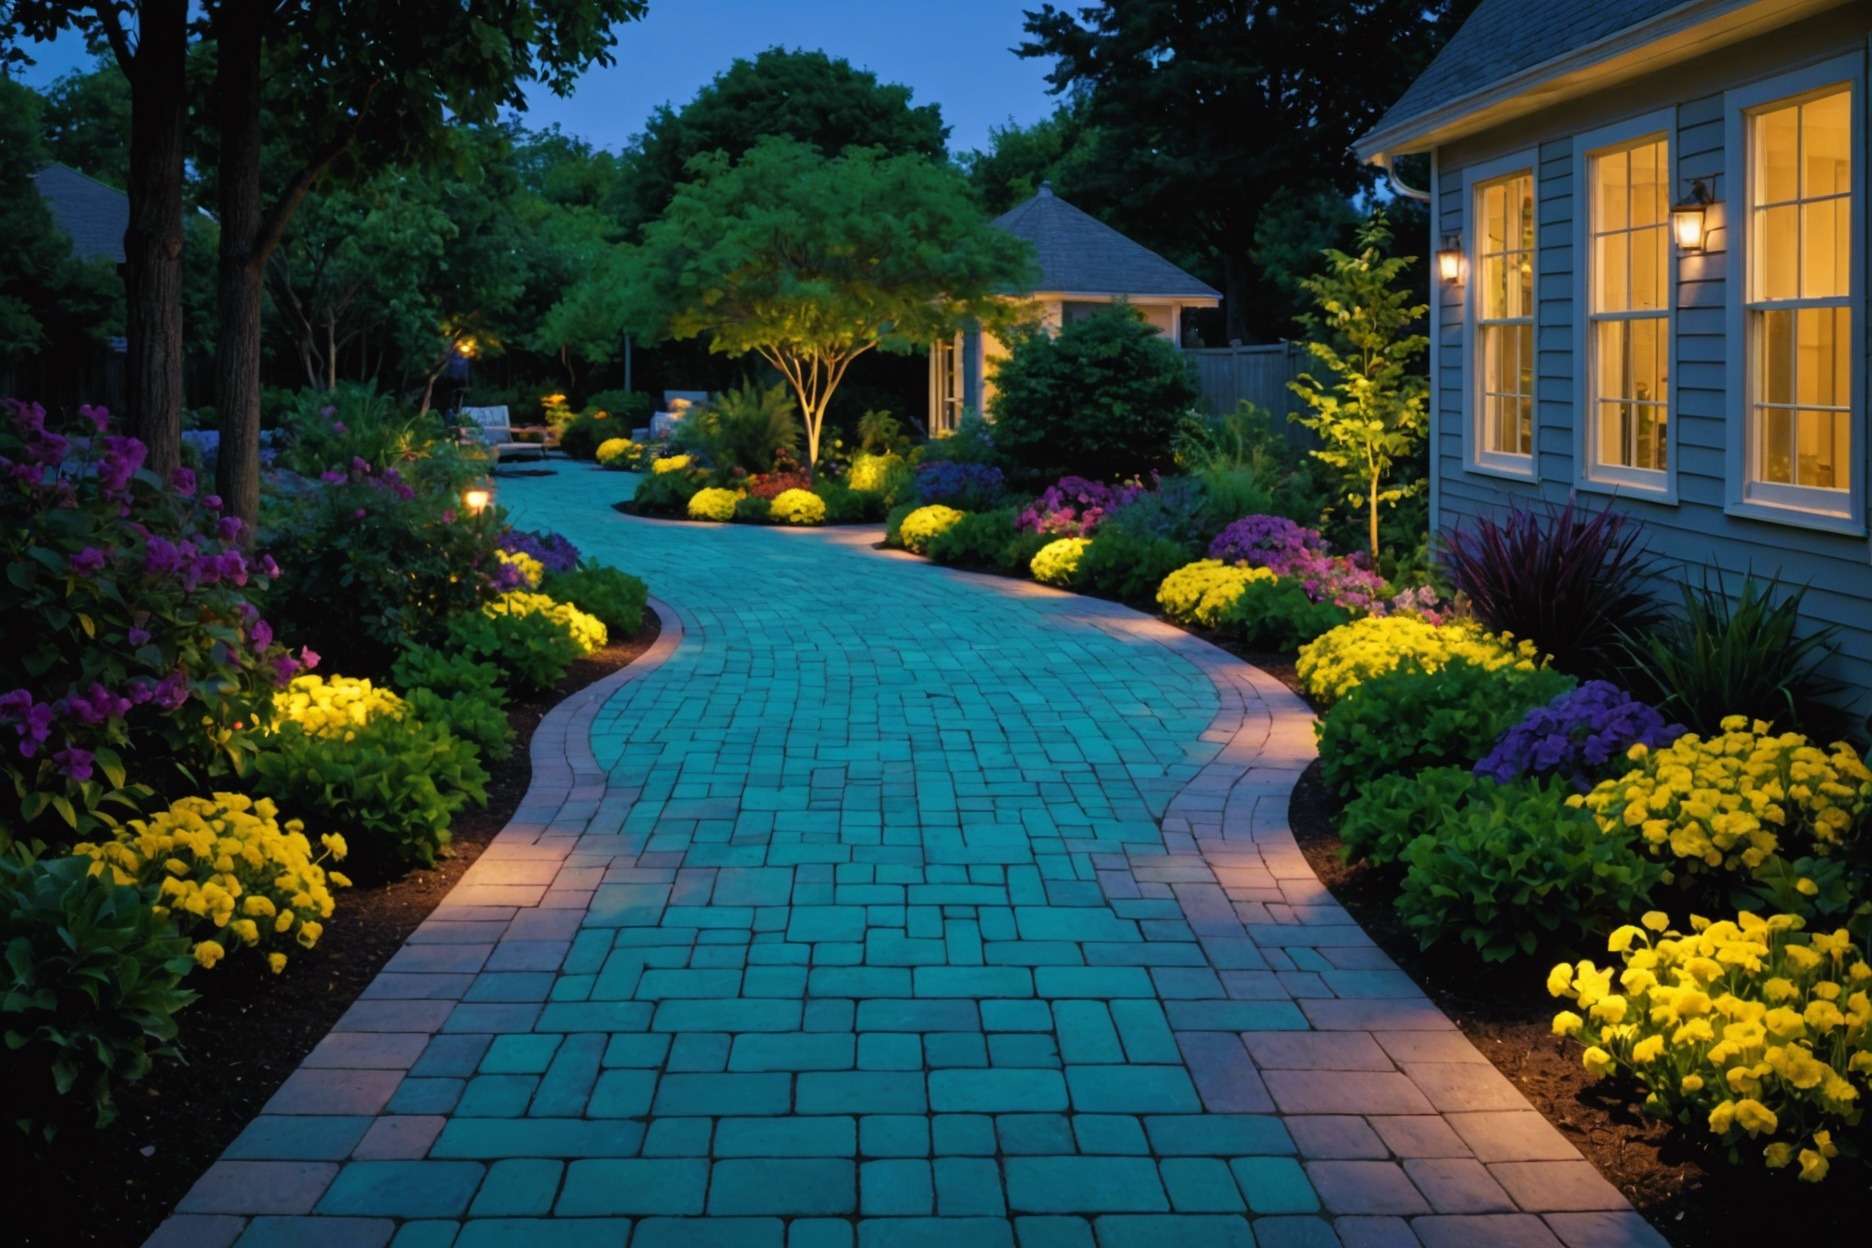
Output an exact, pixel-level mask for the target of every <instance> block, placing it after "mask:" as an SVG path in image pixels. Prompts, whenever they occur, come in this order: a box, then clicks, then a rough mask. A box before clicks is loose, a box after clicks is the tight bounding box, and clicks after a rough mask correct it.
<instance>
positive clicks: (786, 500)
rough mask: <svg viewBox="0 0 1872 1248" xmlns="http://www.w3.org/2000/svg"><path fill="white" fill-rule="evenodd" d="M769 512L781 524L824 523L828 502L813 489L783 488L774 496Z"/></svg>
mask: <svg viewBox="0 0 1872 1248" xmlns="http://www.w3.org/2000/svg"><path fill="white" fill-rule="evenodd" d="M769 514H770V515H771V516H772V517H773V518H774V519H775V520H776V521H777V522H779V523H781V524H799V525H810V524H824V523H825V522H826V504H825V500H824V499H823V498H820V497H819V496H818V495H817V494H814V493H813V492H812V491H811V490H798V489H795V490H783V491H781V492H780V493H779V494H776V495H775V496H774V498H773V504H772V507H771V509H770V511H769Z"/></svg>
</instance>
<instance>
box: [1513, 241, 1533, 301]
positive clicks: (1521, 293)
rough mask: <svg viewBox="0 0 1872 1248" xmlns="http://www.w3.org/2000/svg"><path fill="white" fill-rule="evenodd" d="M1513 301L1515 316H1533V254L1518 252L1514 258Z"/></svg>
mask: <svg viewBox="0 0 1872 1248" xmlns="http://www.w3.org/2000/svg"><path fill="white" fill-rule="evenodd" d="M1513 280H1514V290H1513V292H1512V297H1513V299H1514V305H1513V309H1514V315H1515V316H1533V315H1534V253H1533V252H1531V251H1523V252H1519V253H1517V254H1516V255H1515V257H1514V278H1513Z"/></svg>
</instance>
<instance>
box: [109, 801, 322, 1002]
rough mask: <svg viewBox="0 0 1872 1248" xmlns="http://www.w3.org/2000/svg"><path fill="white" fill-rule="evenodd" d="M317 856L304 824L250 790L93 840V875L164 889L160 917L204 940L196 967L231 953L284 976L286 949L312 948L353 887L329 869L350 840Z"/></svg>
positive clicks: (177, 808) (179, 806) (180, 805)
mask: <svg viewBox="0 0 1872 1248" xmlns="http://www.w3.org/2000/svg"><path fill="white" fill-rule="evenodd" d="M319 844H320V848H321V849H322V851H323V852H315V851H314V849H313V846H312V843H311V841H309V840H307V839H306V835H305V827H304V825H303V824H301V823H300V822H299V821H298V820H297V819H292V820H288V821H287V822H286V823H285V824H284V825H282V824H281V823H280V822H279V810H278V808H276V807H275V806H274V805H273V802H272V800H271V799H270V798H264V797H263V798H260V799H259V800H258V801H256V800H254V799H253V798H251V797H248V796H246V795H245V794H242V793H216V794H214V795H213V796H212V797H185V798H183V799H181V800H180V801H178V802H176V803H175V804H174V805H172V806H170V807H169V808H168V809H167V810H165V811H163V812H161V813H160V814H158V815H156V816H154V817H153V818H150V819H132V820H131V821H130V823H129V825H128V826H127V827H124V828H120V829H119V830H118V832H117V835H116V838H115V839H113V840H109V841H105V842H103V843H102V844H93V843H91V842H85V843H83V844H80V845H79V846H77V852H78V853H81V854H84V855H85V856H86V857H88V858H90V859H91V874H92V875H100V874H102V873H103V872H104V871H105V870H107V869H108V870H109V871H110V873H111V877H112V878H113V879H114V880H116V882H117V883H119V884H132V885H138V886H142V887H150V888H154V889H155V890H156V897H157V900H156V904H155V906H154V909H155V911H156V913H157V914H159V915H163V916H166V917H172V918H173V919H174V921H175V924H176V926H177V928H178V929H180V930H181V931H182V933H183V934H184V935H194V934H196V933H200V932H204V931H205V932H206V934H205V935H203V936H202V938H201V939H198V940H196V942H195V961H196V962H197V963H198V964H200V965H201V966H202V967H203V968H212V967H214V966H215V965H216V964H217V963H219V962H220V961H221V959H222V958H224V957H226V956H227V954H228V950H230V949H241V948H246V949H253V950H255V951H256V952H263V953H265V955H266V960H267V966H268V967H269V968H271V970H272V971H273V973H274V974H276V975H277V974H278V973H279V972H280V971H282V970H284V969H286V953H285V950H286V949H288V948H291V947H292V946H293V945H295V944H296V945H298V946H300V947H301V948H305V949H310V948H312V946H314V945H316V944H317V943H318V940H319V937H320V936H322V935H323V934H324V932H325V920H326V919H329V918H331V916H332V910H333V908H334V906H333V902H332V894H331V890H332V889H334V888H349V887H350V885H351V881H350V880H348V879H346V878H345V877H344V876H343V875H342V874H340V873H339V872H337V871H332V870H327V869H326V868H325V866H324V865H323V864H324V862H325V861H326V859H328V858H329V859H331V860H333V861H342V860H343V859H344V856H345V843H344V838H343V837H341V836H337V835H327V836H324V837H321V838H320V841H319Z"/></svg>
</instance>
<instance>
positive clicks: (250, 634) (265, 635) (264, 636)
mask: <svg viewBox="0 0 1872 1248" xmlns="http://www.w3.org/2000/svg"><path fill="white" fill-rule="evenodd" d="M247 640H248V641H250V642H251V643H253V648H254V649H256V650H264V649H266V648H267V647H268V646H270V645H272V644H273V626H272V625H271V624H269V623H267V622H266V621H265V620H255V621H254V622H253V627H251V628H249V629H248V630H247Z"/></svg>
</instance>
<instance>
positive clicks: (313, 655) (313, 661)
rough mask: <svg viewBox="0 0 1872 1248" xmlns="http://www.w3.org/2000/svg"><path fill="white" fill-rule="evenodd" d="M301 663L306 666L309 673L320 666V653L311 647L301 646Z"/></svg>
mask: <svg viewBox="0 0 1872 1248" xmlns="http://www.w3.org/2000/svg"><path fill="white" fill-rule="evenodd" d="M299 661H300V662H301V663H303V664H305V666H306V670H307V671H308V672H309V671H311V670H312V669H313V668H315V667H317V666H318V665H319V652H318V651H316V650H314V649H313V648H312V647H311V646H300V647H299Z"/></svg>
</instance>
